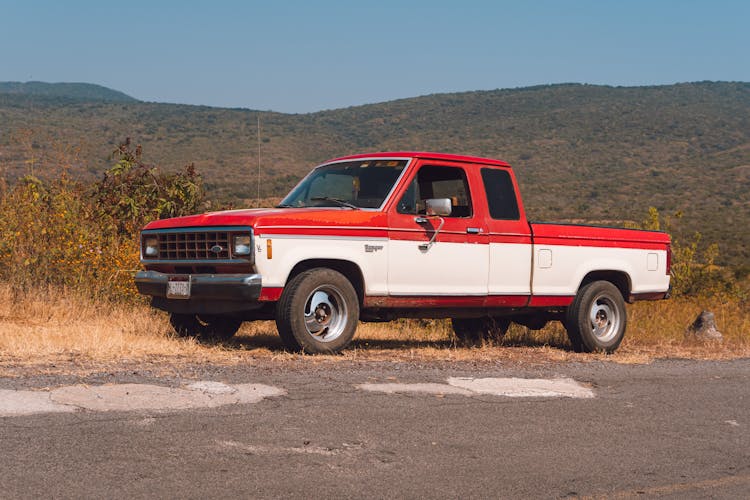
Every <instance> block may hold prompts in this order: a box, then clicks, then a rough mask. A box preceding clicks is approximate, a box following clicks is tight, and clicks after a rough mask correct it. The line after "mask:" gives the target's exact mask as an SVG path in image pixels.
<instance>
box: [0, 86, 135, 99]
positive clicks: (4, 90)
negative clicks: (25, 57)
mask: <svg viewBox="0 0 750 500" xmlns="http://www.w3.org/2000/svg"><path fill="white" fill-rule="evenodd" d="M0 94H16V95H27V96H44V97H53V98H54V97H58V98H63V99H72V100H79V101H104V102H138V100H137V99H135V98H133V97H130V96H129V95H127V94H123V93H122V92H120V91H117V90H112V89H109V88H107V87H102V86H101V85H95V84H92V83H46V82H0Z"/></svg>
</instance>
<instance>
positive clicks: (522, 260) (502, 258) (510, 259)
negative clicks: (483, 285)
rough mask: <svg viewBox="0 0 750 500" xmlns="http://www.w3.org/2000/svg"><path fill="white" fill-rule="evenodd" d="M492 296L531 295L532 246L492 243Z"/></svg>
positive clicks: (490, 279) (490, 284)
mask: <svg viewBox="0 0 750 500" xmlns="http://www.w3.org/2000/svg"><path fill="white" fill-rule="evenodd" d="M489 247H490V248H489V251H490V269H489V286H488V291H489V294H490V295H529V294H530V293H531V251H532V246H531V245H525V244H518V243H490V244H489Z"/></svg>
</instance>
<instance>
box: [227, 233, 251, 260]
mask: <svg viewBox="0 0 750 500" xmlns="http://www.w3.org/2000/svg"><path fill="white" fill-rule="evenodd" d="M252 251H253V247H252V238H251V237H250V235H249V234H235V235H234V236H233V237H232V254H233V255H250V253H251V252H252Z"/></svg>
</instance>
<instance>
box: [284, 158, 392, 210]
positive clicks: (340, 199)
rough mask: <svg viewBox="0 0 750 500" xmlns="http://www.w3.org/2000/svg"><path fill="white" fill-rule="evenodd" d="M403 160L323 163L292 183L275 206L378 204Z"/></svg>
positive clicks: (353, 207) (370, 206)
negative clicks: (298, 180) (297, 181)
mask: <svg viewBox="0 0 750 500" xmlns="http://www.w3.org/2000/svg"><path fill="white" fill-rule="evenodd" d="M405 166H406V160H355V161H347V162H340V163H331V164H328V165H323V166H320V167H318V168H316V169H315V170H313V171H312V172H311V173H310V175H308V176H307V177H305V179H304V180H303V181H302V182H301V183H300V184H299V185H298V186H297V187H295V188H294V189H293V190H292V192H291V193H289V194H288V195H287V197H286V198H284V199H283V200H282V201H281V204H280V205H279V207H345V208H346V207H348V208H352V209H359V208H380V206H381V205H382V204H383V202H384V201H385V197H386V196H388V193H390V192H391V189H393V185H394V184H395V183H396V180H397V179H398V178H399V176H400V175H401V172H402V171H403V170H404V167H405Z"/></svg>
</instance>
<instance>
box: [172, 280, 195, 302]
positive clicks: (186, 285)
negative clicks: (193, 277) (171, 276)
mask: <svg viewBox="0 0 750 500" xmlns="http://www.w3.org/2000/svg"><path fill="white" fill-rule="evenodd" d="M167 298H168V299H189V298H190V280H189V279H188V280H180V281H177V280H175V281H172V280H170V281H167Z"/></svg>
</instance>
